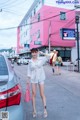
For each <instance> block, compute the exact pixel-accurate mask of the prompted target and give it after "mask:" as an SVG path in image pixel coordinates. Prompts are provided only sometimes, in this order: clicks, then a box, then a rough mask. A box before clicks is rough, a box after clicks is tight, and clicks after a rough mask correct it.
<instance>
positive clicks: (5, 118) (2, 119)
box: [0, 111, 9, 120]
mask: <svg viewBox="0 0 80 120" xmlns="http://www.w3.org/2000/svg"><path fill="white" fill-rule="evenodd" d="M0 120H9V112H8V111H0Z"/></svg>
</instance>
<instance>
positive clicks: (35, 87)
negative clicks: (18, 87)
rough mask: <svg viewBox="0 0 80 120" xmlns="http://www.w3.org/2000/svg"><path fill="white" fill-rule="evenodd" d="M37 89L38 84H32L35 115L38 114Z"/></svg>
mask: <svg viewBox="0 0 80 120" xmlns="http://www.w3.org/2000/svg"><path fill="white" fill-rule="evenodd" d="M36 89H37V84H36V83H32V106H33V113H36Z"/></svg>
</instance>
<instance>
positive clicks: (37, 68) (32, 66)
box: [27, 48, 48, 117]
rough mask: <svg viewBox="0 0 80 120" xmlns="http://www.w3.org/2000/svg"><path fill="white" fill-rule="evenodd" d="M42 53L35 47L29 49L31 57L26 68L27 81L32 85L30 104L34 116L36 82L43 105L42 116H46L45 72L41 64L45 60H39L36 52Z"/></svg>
mask: <svg viewBox="0 0 80 120" xmlns="http://www.w3.org/2000/svg"><path fill="white" fill-rule="evenodd" d="M39 53H40V54H44V53H42V52H38V49H37V48H33V49H31V54H32V59H31V61H30V62H29V65H28V70H27V76H28V81H27V83H29V81H30V82H31V86H32V106H33V117H36V115H37V113H36V103H35V99H36V91H37V84H38V85H39V90H40V96H41V99H42V102H43V107H44V117H47V115H48V114H47V107H46V97H45V95H44V80H45V73H44V69H43V65H44V64H45V62H46V60H47V59H46V58H45V59H44V60H41V59H39V58H38V54H39Z"/></svg>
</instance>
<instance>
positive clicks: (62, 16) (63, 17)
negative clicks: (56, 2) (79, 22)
mask: <svg viewBox="0 0 80 120" xmlns="http://www.w3.org/2000/svg"><path fill="white" fill-rule="evenodd" d="M60 20H66V13H65V12H60Z"/></svg>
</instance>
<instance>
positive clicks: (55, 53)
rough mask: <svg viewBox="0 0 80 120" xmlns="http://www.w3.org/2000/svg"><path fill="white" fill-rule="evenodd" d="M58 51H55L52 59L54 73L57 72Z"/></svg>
mask: <svg viewBox="0 0 80 120" xmlns="http://www.w3.org/2000/svg"><path fill="white" fill-rule="evenodd" d="M57 53H58V52H57V51H56V50H54V51H53V59H52V66H53V68H52V70H53V73H54V72H55V63H56V59H57Z"/></svg>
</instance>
